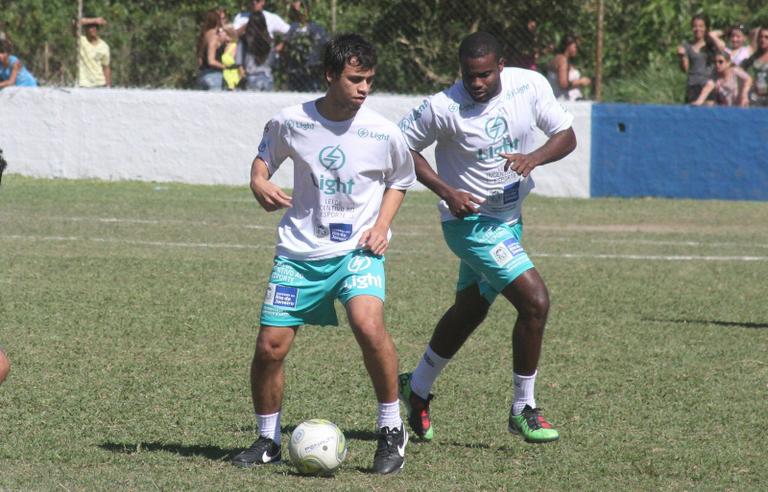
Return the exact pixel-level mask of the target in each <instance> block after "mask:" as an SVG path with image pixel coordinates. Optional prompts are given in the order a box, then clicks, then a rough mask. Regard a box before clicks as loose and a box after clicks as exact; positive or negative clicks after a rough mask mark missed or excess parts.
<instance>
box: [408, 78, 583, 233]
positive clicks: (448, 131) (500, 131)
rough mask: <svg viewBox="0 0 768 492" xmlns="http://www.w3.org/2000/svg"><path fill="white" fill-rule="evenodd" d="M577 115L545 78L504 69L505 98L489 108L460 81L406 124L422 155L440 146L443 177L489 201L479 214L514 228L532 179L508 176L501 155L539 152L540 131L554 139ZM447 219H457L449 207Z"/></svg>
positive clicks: (496, 99)
mask: <svg viewBox="0 0 768 492" xmlns="http://www.w3.org/2000/svg"><path fill="white" fill-rule="evenodd" d="M572 123H573V116H572V115H571V114H570V113H568V112H567V111H566V110H565V109H564V108H563V106H562V105H561V104H560V103H559V102H557V100H556V99H555V96H554V94H553V93H552V88H551V87H550V85H549V82H547V79H545V78H544V76H542V75H541V74H539V73H538V72H534V71H532V70H525V69H522V68H505V69H504V70H502V72H501V92H500V93H499V94H498V95H497V96H496V97H494V98H493V99H491V100H490V101H488V102H485V103H478V102H475V101H474V100H473V99H472V97H471V96H470V95H469V94H468V93H467V91H466V89H464V85H463V83H462V82H461V81H458V82H456V83H455V84H454V85H452V86H451V87H449V88H448V89H446V90H444V91H443V92H440V93H438V94H435V95H433V96H431V97H429V98H428V99H425V100H424V101H423V102H422V103H421V105H420V106H418V107H417V108H415V109H413V110H412V111H411V112H410V113H409V114H408V115H406V116H405V118H403V119H402V120H401V121H400V129H401V130H402V131H403V133H404V135H405V139H406V141H407V142H408V145H409V146H410V147H411V148H412V149H414V150H417V151H421V150H423V149H424V148H426V147H428V146H429V145H431V144H432V143H433V142H435V141H437V145H436V147H435V161H436V165H437V173H438V175H439V176H440V177H441V178H442V179H443V181H445V182H446V183H448V184H449V185H450V186H452V187H453V188H456V189H458V190H462V191H466V192H469V193H472V194H473V195H475V196H476V197H478V198H481V199H485V202H484V203H483V204H482V205H481V206H480V214H481V215H485V216H489V217H494V218H496V219H499V220H501V221H503V222H506V223H509V224H514V223H516V222H517V221H519V220H520V205H521V203H522V201H523V199H524V198H525V197H526V195H528V193H529V192H530V191H531V189H533V186H534V183H533V178H532V177H531V176H530V175H528V177H527V178H522V177H521V176H519V175H518V174H517V173H516V172H514V171H512V170H509V171H505V170H504V164H505V163H506V160H505V159H504V158H503V157H501V154H502V153H510V154H513V153H522V154H527V153H530V152H532V151H533V150H535V148H536V147H535V144H536V142H535V140H536V139H535V132H536V128H537V127H538V128H539V129H541V130H542V131H543V132H544V133H545V134H546V135H547V136H548V137H551V136H552V135H554V134H555V133H557V132H560V131H562V130H566V129H568V128H570V126H571V124H572ZM439 208H440V215H441V220H443V221H446V220H453V219H455V218H456V217H455V216H453V214H451V212H450V210H449V209H448V205H447V204H446V203H445V201H441V202H440V204H439Z"/></svg>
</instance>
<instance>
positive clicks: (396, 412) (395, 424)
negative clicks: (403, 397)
mask: <svg viewBox="0 0 768 492" xmlns="http://www.w3.org/2000/svg"><path fill="white" fill-rule="evenodd" d="M401 425H403V419H401V418H400V401H399V400H395V401H393V402H392V403H381V402H379V417H378V418H377V419H376V428H377V429H381V428H382V427H389V428H390V429H399V428H400V426H401Z"/></svg>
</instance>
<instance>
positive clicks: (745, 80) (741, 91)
mask: <svg viewBox="0 0 768 492" xmlns="http://www.w3.org/2000/svg"><path fill="white" fill-rule="evenodd" d="M751 86H752V78H751V77H750V76H749V75H748V74H747V72H745V71H744V70H743V69H742V68H740V67H734V66H733V64H732V63H731V55H729V54H728V52H727V51H721V52H720V53H718V54H717V55H715V78H714V79H710V80H708V81H707V83H706V84H704V87H703V88H702V89H701V93H700V94H699V97H698V98H697V99H696V100H695V101H694V102H693V105H695V106H700V105H702V104H704V103H705V102H706V100H707V98H708V96H709V94H710V93H712V92H714V95H715V96H714V104H717V105H718V106H741V107H742V108H746V107H747V106H749V88H750V87H751ZM710 104H711V102H710Z"/></svg>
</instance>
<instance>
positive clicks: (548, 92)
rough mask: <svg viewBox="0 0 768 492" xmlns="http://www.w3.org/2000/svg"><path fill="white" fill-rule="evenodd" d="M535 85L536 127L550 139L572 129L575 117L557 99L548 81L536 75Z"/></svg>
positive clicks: (534, 108)
mask: <svg viewBox="0 0 768 492" xmlns="http://www.w3.org/2000/svg"><path fill="white" fill-rule="evenodd" d="M534 85H535V87H536V90H535V92H534V93H535V98H536V99H535V101H534V107H533V112H534V117H535V118H536V126H538V127H539V129H541V131H543V132H544V133H545V134H546V135H547V136H548V137H551V136H552V135H554V134H555V133H558V132H561V131H563V130H566V129H568V128H570V127H571V126H572V125H573V115H572V114H571V113H569V112H568V111H566V109H565V108H564V107H563V105H562V104H560V102H558V100H557V99H555V94H554V92H552V86H551V85H549V82H548V81H547V79H545V78H544V76H542V75H539V74H536V79H535V82H534Z"/></svg>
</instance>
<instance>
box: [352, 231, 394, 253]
mask: <svg viewBox="0 0 768 492" xmlns="http://www.w3.org/2000/svg"><path fill="white" fill-rule="evenodd" d="M357 246H358V247H360V248H363V249H367V250H368V251H370V252H371V253H373V254H375V255H377V256H381V255H383V254H384V252H385V251H386V250H387V248H388V247H389V240H387V230H386V229H385V230H381V229H380V228H378V227H376V226H373V227H372V228H370V229H368V230H366V231H364V232H363V235H362V236H360V242H359V243H357Z"/></svg>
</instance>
